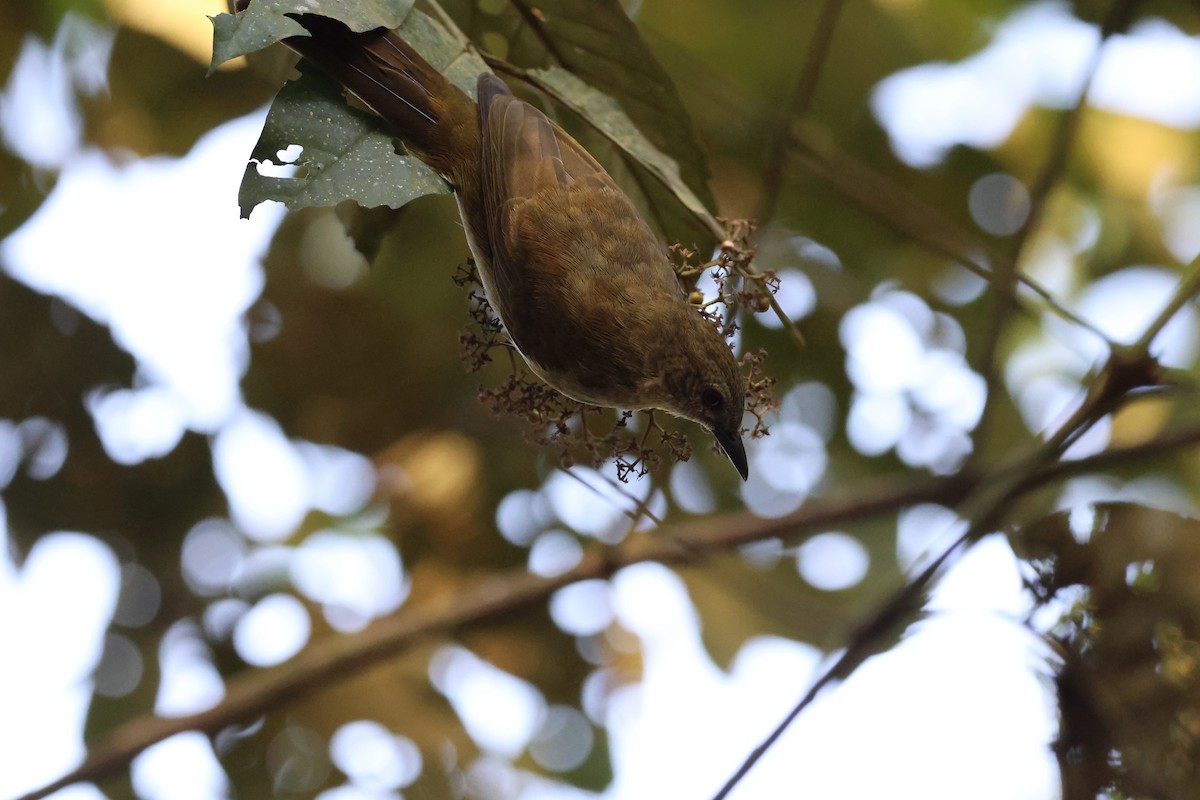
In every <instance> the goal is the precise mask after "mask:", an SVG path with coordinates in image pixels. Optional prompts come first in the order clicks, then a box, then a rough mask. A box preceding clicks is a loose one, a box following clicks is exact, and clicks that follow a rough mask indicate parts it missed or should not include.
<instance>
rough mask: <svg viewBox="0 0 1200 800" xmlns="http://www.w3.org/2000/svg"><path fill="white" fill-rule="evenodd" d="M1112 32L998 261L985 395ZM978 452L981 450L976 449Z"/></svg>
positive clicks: (996, 374) (988, 412)
mask: <svg viewBox="0 0 1200 800" xmlns="http://www.w3.org/2000/svg"><path fill="white" fill-rule="evenodd" d="M1123 2H1124V0H1117V2H1115V3H1114V4H1113V5H1112V7H1111V8H1110V9H1109V15H1108V17H1109V19H1112V18H1113V17H1114V16H1115V15H1116V14H1117V13H1118V12H1119V8H1120V6H1121V5H1122V3H1123ZM1112 32H1113V28H1112V27H1111V26H1110V25H1109V24H1105V25H1104V26H1103V28H1102V32H1101V38H1100V41H1099V42H1097V43H1096V49H1095V50H1093V51H1092V54H1091V59H1090V61H1089V63H1088V66H1087V69H1086V71H1085V73H1084V74H1085V78H1084V81H1083V85H1082V86H1081V87H1080V88H1079V96H1078V97H1077V98H1076V99H1075V105H1074V106H1073V107H1072V108H1071V110H1070V111H1068V112H1067V114H1066V115H1065V116H1063V118H1062V120H1061V122H1060V123H1059V125H1058V127H1057V129H1056V130H1055V132H1054V138H1053V140H1052V142H1051V145H1050V152H1049V155H1047V156H1046V161H1045V163H1044V164H1043V165H1042V170H1041V173H1040V174H1039V175H1038V177H1037V180H1035V181H1034V182H1033V186H1032V187H1031V188H1030V191H1029V213H1028V215H1027V216H1026V217H1025V221H1024V223H1023V224H1022V225H1021V227H1020V228H1019V229H1018V230H1017V232H1016V234H1015V235H1014V236H1013V238H1012V241H1011V243H1010V246H1009V252H1008V258H1007V259H1005V260H1004V261H1003V262H1001V263H1000V264H999V265H998V266H997V269H996V280H995V281H994V282H993V285H992V290H993V291H992V300H993V303H994V306H993V308H992V314H991V318H990V319H989V320H988V327H987V333H986V339H985V344H984V347H983V359H982V364H980V370H979V371H980V374H981V375H982V376H983V380H984V386H985V392H986V394H985V396H986V397H989V398H991V397H995V396H996V393H997V391H998V387H999V383H1000V365H999V361H998V359H997V355H998V351H999V346H1000V337H1001V336H1002V335H1003V334H1004V331H1005V330H1007V329H1008V321H1009V316H1010V312H1011V310H1012V309H1013V308H1014V305H1015V303H1016V288H1017V281H1018V278H1019V274H1020V273H1019V269H1018V265H1019V264H1020V263H1021V258H1022V255H1023V254H1024V252H1025V246H1026V245H1027V244H1028V242H1029V238H1030V237H1031V236H1032V235H1033V232H1034V231H1035V230H1037V228H1038V226H1039V225H1040V224H1041V221H1042V216H1043V214H1044V213H1045V209H1046V201H1047V199H1048V198H1049V196H1050V192H1051V191H1053V189H1054V187H1055V186H1056V185H1057V184H1058V182H1059V180H1060V179H1061V178H1062V175H1063V173H1064V172H1065V171H1066V168H1067V159H1068V157H1069V156H1070V152H1071V147H1072V145H1074V143H1075V135H1076V133H1077V132H1078V130H1079V122H1080V120H1081V119H1082V118H1083V112H1084V109H1086V108H1087V102H1088V93H1089V91H1090V90H1091V87H1092V82H1093V81H1094V80H1095V77H1096V71H1097V70H1098V69H1099V68H1100V62H1101V60H1102V57H1103V53H1104V45H1105V44H1106V42H1107V40H1108V36H1110V35H1111V34H1112ZM1110 347H1111V343H1110ZM996 408H997V406H996V404H995V403H988V404H987V405H986V406H985V407H984V410H983V418H982V419H981V420H980V422H979V426H978V428H977V429H976V440H977V441H982V440H984V439H985V438H986V435H987V431H988V429H989V428H990V427H991V423H992V419H993V418H994V416H995V413H996ZM976 452H977V453H978V452H982V451H981V450H977V451H976Z"/></svg>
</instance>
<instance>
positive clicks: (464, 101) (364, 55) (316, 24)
mask: <svg viewBox="0 0 1200 800" xmlns="http://www.w3.org/2000/svg"><path fill="white" fill-rule="evenodd" d="M289 16H291V17H292V18H293V19H295V20H296V21H297V22H299V23H300V24H301V25H302V26H304V28H305V30H307V31H308V32H309V34H310V35H309V36H293V37H289V38H288V39H285V40H284V43H285V44H287V46H288V47H290V48H291V49H293V50H295V51H296V52H298V53H299V54H300V55H302V56H303V57H304V58H306V59H307V60H309V61H311V62H312V63H314V64H316V65H317V66H319V67H320V68H321V69H323V70H324V71H325V72H327V73H329V74H330V75H331V76H332V77H333V78H334V79H336V80H337V81H338V82H339V83H341V84H342V86H344V87H345V88H346V89H347V90H348V91H350V92H352V93H353V94H354V95H355V96H357V97H358V98H359V99H360V100H361V101H362V102H363V103H365V104H366V105H367V106H368V107H369V108H370V109H371V110H373V111H374V112H375V113H376V114H378V115H379V116H381V117H383V119H385V120H386V121H387V122H388V123H389V124H390V125H391V127H392V128H393V130H395V132H396V134H397V135H398V136H400V138H402V139H403V140H405V142H407V143H408V144H409V145H411V146H412V147H413V148H414V149H415V150H416V151H417V152H418V154H419V155H421V156H422V157H423V158H424V159H425V160H426V161H427V162H428V163H429V164H430V166H432V167H433V168H434V169H436V170H438V171H439V172H442V173H443V174H446V175H447V176H451V173H453V171H454V170H453V168H454V167H455V165H456V163H457V162H458V161H460V159H459V158H458V155H457V154H459V153H461V148H462V147H471V146H477V145H475V144H474V143H475V142H478V125H477V123H475V122H474V120H475V107H474V104H473V103H472V102H471V101H470V99H469V98H467V96H466V95H465V94H464V93H463V92H462V91H461V90H460V89H459V88H458V87H457V86H455V85H454V84H453V83H451V82H450V81H449V80H448V79H447V78H446V77H445V76H444V75H442V74H441V73H440V72H438V71H437V70H436V69H435V68H434V67H433V66H432V65H431V64H430V63H429V62H428V61H426V60H425V59H424V58H422V57H421V56H420V55H419V54H418V53H417V51H416V50H414V49H413V48H412V47H411V46H410V45H409V44H408V43H407V42H405V41H404V40H403V39H401V38H400V36H399V35H398V34H396V33H395V32H394V31H390V30H387V29H385V28H377V29H375V30H372V31H365V32H363V33H355V32H353V31H351V30H350V29H349V28H347V27H346V26H345V25H344V24H342V23H341V22H339V21H337V20H334V19H330V18H328V17H321V16H317V15H315V14H292V15H289ZM464 122H466V123H467V124H466V125H465V126H464V124H463V123H464ZM471 136H474V141H471V140H470V139H469V138H468V139H465V140H464V137H471Z"/></svg>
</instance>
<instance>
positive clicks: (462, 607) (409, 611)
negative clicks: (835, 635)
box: [19, 426, 1200, 800]
mask: <svg viewBox="0 0 1200 800" xmlns="http://www.w3.org/2000/svg"><path fill="white" fill-rule="evenodd" d="M1195 445H1200V426H1197V427H1194V428H1185V429H1180V430H1177V431H1169V432H1165V433H1163V434H1161V435H1159V436H1158V437H1155V438H1153V439H1150V440H1147V441H1146V442H1142V443H1140V444H1137V445H1133V446H1130V447H1125V448H1114V449H1112V450H1108V451H1106V452H1104V453H1100V454H1098V455H1095V456H1091V457H1090V458H1085V459H1079V460H1078V461H1068V462H1061V463H1055V464H1050V465H1048V466H1045V467H1043V468H1041V469H1039V470H1036V471H1034V472H1032V473H1026V474H1025V475H1024V476H1023V483H1022V485H1021V486H1020V490H1021V491H1028V490H1030V489H1032V488H1034V487H1036V486H1042V485H1044V484H1046V483H1047V482H1049V481H1053V480H1059V479H1062V478H1065V477H1070V476H1073V475H1080V474H1085V473H1088V472H1094V471H1096V470H1103V469H1108V468H1111V467H1114V466H1122V465H1127V464H1128V463H1130V462H1132V461H1134V460H1137V459H1145V458H1153V457H1155V456H1159V455H1162V454H1164V453H1166V452H1169V451H1172V450H1178V449H1181V448H1185V447H1192V446H1195ZM1012 472H1014V474H1019V473H1018V471H1012ZM994 479H995V477H994V474H992V473H989V474H979V475H969V474H960V475H952V476H947V477H939V478H928V479H924V480H920V481H905V482H902V483H901V484H900V485H897V482H896V480H895V479H894V478H885V479H882V480H880V481H877V482H875V483H872V484H868V485H866V486H863V487H860V488H859V490H858V491H857V492H855V493H853V494H847V495H843V496H841V497H829V498H816V499H812V500H809V501H808V502H807V503H805V505H804V506H803V507H802V508H800V509H799V510H797V511H795V512H793V513H792V514H789V515H787V516H784V517H779V518H777V519H763V518H760V517H756V516H754V515H753V514H750V513H737V514H729V515H725V516H722V517H714V518H708V519H700V520H692V521H689V522H685V523H675V524H672V525H665V526H663V528H662V529H661V531H660V533H661V534H665V535H655V536H646V537H638V538H635V539H632V540H630V541H629V542H628V543H627V544H626V545H622V546H621V547H619V548H615V549H612V550H609V551H607V552H606V553H604V554H603V555H600V554H594V553H593V554H588V555H586V556H585V557H584V560H583V561H582V562H581V563H580V564H579V565H578V566H577V567H576V568H575V569H573V570H571V571H570V572H567V573H564V574H563V575H560V576H557V577H554V578H540V577H533V576H530V575H529V574H527V573H525V572H524V571H515V572H511V573H506V574H504V575H500V576H497V577H495V578H493V579H489V580H487V581H486V582H485V583H483V584H481V585H480V586H478V587H476V588H475V589H474V590H468V591H467V592H465V593H456V594H455V595H454V596H453V597H449V598H443V599H442V600H441V601H430V602H429V603H428V604H427V605H425V606H422V607H419V608H412V607H406V608H404V609H402V610H401V611H399V612H397V613H396V614H394V615H392V616H389V617H385V618H383V619H380V620H378V621H376V622H374V623H372V624H371V625H370V626H368V627H367V628H366V630H364V631H361V632H359V633H355V634H342V635H336V636H333V637H331V638H329V639H327V640H322V641H319V642H317V643H315V644H313V645H312V646H310V647H309V648H307V649H306V650H304V651H303V652H301V653H300V655H298V656H296V658H294V659H293V660H292V661H290V662H288V663H287V664H283V665H281V666H279V667H274V668H270V669H263V670H256V671H253V672H249V673H246V674H245V675H242V676H239V677H237V678H234V679H232V680H230V681H229V682H228V684H227V689H226V693H225V697H224V699H223V700H222V701H221V702H220V703H219V704H217V705H216V706H213V707H212V708H210V709H208V710H207V711H203V712H200V713H198V714H192V715H190V716H186V717H175V718H171V719H164V718H161V717H156V716H154V715H145V716H142V717H139V718H137V719H134V720H131V721H129V722H127V723H125V724H124V725H122V726H121V727H119V728H117V729H116V730H114V731H113V732H112V733H110V734H109V735H108V736H106V737H105V738H104V739H102V740H101V741H99V742H97V743H95V744H94V745H92V746H91V747H90V748H89V751H88V756H87V759H86V760H85V761H84V763H83V764H81V765H80V766H79V767H77V768H76V769H74V770H73V771H71V772H70V773H69V774H67V775H64V776H63V777H62V778H60V779H58V780H56V781H54V782H53V783H51V784H49V785H47V786H44V787H42V788H41V789H38V790H36V791H34V792H30V793H28V794H26V795H24V796H23V797H21V798H20V799H19V800H39V799H40V798H43V797H46V796H48V795H50V794H53V793H54V792H57V791H59V790H61V789H63V788H65V787H67V786H70V785H72V784H74V783H80V782H90V781H100V780H103V779H105V778H107V777H109V776H111V775H113V774H115V773H116V772H118V771H119V770H121V769H124V768H126V767H128V765H129V763H130V761H132V760H133V758H134V757H135V756H136V755H138V754H139V753H141V752H142V751H144V750H146V749H147V748H149V747H150V746H152V745H154V744H157V743H158V742H161V741H163V740H164V739H167V738H169V737H171V736H174V735H176V734H178V733H183V732H184V731H203V732H206V733H209V734H213V733H216V732H217V731H220V730H221V729H223V728H225V727H226V726H229V725H233V724H235V723H238V722H243V721H246V720H251V719H254V718H256V717H258V716H261V715H263V714H265V713H267V712H269V711H272V710H275V709H278V708H281V707H283V706H286V705H288V704H289V703H292V702H294V701H296V700H298V699H301V698H303V697H306V696H308V695H311V694H313V693H314V692H316V691H319V690H320V689H323V688H325V687H327V686H329V685H332V684H334V683H337V682H339V681H342V680H347V679H349V678H351V677H353V676H354V675H356V674H357V673H359V672H361V671H363V670H365V669H367V668H369V667H371V666H373V665H375V664H378V663H380V662H381V661H384V660H386V659H389V658H394V657H396V656H397V655H399V654H401V653H403V652H405V651H406V650H408V649H410V648H412V647H413V646H414V645H416V644H418V643H419V642H422V641H425V640H427V639H430V638H433V637H438V636H445V635H448V634H451V633H454V632H456V631H461V630H467V629H470V628H474V627H478V626H481V625H485V624H488V623H491V622H494V621H496V620H501V619H507V618H510V617H511V616H512V615H513V614H515V613H518V612H520V611H521V610H523V609H526V608H532V607H536V606H539V605H541V604H542V603H544V602H545V601H546V600H547V599H548V598H549V597H550V595H552V594H553V593H554V592H556V591H558V590H559V589H561V588H562V587H564V586H567V585H569V584H571V583H575V582H578V581H584V580H591V579H595V578H604V577H606V576H608V575H611V574H612V573H613V572H615V571H616V570H618V569H621V568H622V567H625V566H628V565H631V564H636V563H641V562H644V561H656V562H659V563H663V564H673V565H681V566H682V565H692V564H696V563H699V562H700V561H702V560H703V559H704V558H705V557H706V556H708V555H710V554H713V553H722V552H729V551H733V550H737V549H738V548H740V547H742V546H744V545H747V544H751V543H754V542H758V541H762V540H764V539H772V538H782V539H786V540H788V541H790V542H795V541H797V540H799V539H801V538H803V537H805V536H806V535H810V534H815V533H818V532H820V531H822V530H825V529H827V528H829V527H839V526H843V525H847V524H850V523H854V522H861V521H864V520H868V519H872V518H875V517H879V516H882V515H885V514H892V513H895V512H897V511H899V510H900V509H902V508H906V507H908V506H912V505H916V504H919V503H938V504H941V505H946V506H951V507H953V506H957V505H959V504H960V503H961V502H962V500H963V499H964V498H965V497H967V496H968V495H969V494H970V493H972V492H974V491H975V490H976V488H977V487H978V486H979V485H981V484H987V483H990V482H994ZM939 563H940V562H939ZM906 591H908V592H911V591H913V590H912V589H907V590H906ZM904 597H907V595H903V594H902V595H898V596H897V597H893V599H892V600H891V601H889V602H888V603H887V604H885V605H884V606H883V607H882V609H881V612H880V613H879V614H876V616H875V618H874V620H873V621H872V622H871V623H869V624H868V625H867V626H864V627H863V628H861V629H860V632H859V634H858V635H857V636H856V637H855V641H860V640H861V642H862V643H861V644H858V645H857V647H858V648H861V647H863V646H864V645H865V644H867V643H868V642H870V641H872V640H873V637H876V636H877V635H878V634H877V633H875V632H877V631H881V630H883V629H884V628H887V627H888V625H889V624H890V623H888V622H887V621H888V620H889V619H891V618H892V617H895V615H896V609H897V608H899V607H901V606H903V607H907V606H908V604H907V602H906V601H904ZM889 612H890V613H889ZM852 645H853V642H852ZM846 663H848V661H847V662H846ZM838 674H839V673H837V672H836V671H835V672H832V673H831V675H830V678H832V677H836V676H837V675H838ZM830 678H827V679H826V682H827V681H828V680H829V679H830ZM822 685H824V684H822Z"/></svg>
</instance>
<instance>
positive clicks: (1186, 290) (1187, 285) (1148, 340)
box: [1133, 256, 1200, 354]
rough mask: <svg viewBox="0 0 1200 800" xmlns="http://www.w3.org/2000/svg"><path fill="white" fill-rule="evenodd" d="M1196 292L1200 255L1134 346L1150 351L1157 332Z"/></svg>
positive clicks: (1199, 276)
mask: <svg viewBox="0 0 1200 800" xmlns="http://www.w3.org/2000/svg"><path fill="white" fill-rule="evenodd" d="M1197 294H1200V256H1197V257H1196V258H1194V259H1193V260H1192V263H1191V264H1189V265H1188V267H1187V274H1186V275H1184V277H1183V280H1182V281H1180V283H1179V286H1178V287H1176V289H1175V294H1174V295H1172V296H1171V299H1170V301H1168V302H1167V305H1166V306H1164V307H1163V310H1162V311H1160V312H1159V313H1158V316H1157V317H1155V318H1154V321H1153V322H1151V323H1150V325H1149V326H1147V328H1146V330H1145V331H1143V332H1142V335H1141V336H1140V337H1138V340H1137V342H1135V343H1134V345H1133V346H1134V348H1135V349H1137V350H1141V351H1144V352H1146V353H1147V354H1148V353H1149V352H1150V345H1151V344H1153V343H1154V339H1155V338H1156V337H1157V336H1158V334H1160V333H1162V329H1163V328H1165V327H1167V323H1168V322H1170V321H1171V320H1172V319H1174V317H1175V315H1176V314H1177V313H1179V310H1180V309H1181V308H1183V307H1184V306H1185V305H1187V304H1188V303H1189V302H1191V300H1192V299H1193V298H1195V297H1196V295H1197Z"/></svg>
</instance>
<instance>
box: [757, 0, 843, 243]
mask: <svg viewBox="0 0 1200 800" xmlns="http://www.w3.org/2000/svg"><path fill="white" fill-rule="evenodd" d="M843 5H844V0H825V3H824V4H823V5H822V6H821V13H820V15H819V16H818V17H817V26H816V30H814V31H813V37H812V42H811V43H810V44H809V47H808V58H807V59H806V60H805V62H804V67H803V69H802V70H801V71H800V78H799V80H798V81H797V82H796V91H795V94H793V95H792V102H791V103H790V104H789V106H788V108H789V112H788V113H787V114H785V115H784V116H783V117H782V119H781V120H780V121H779V128H778V130H777V132H776V135H775V138H774V141H773V142H772V143H771V152H770V154H769V155H768V157H767V167H766V171H765V172H764V173H763V204H762V207H761V208H760V209H759V212H758V214H757V215H756V216H757V218H758V220H759V221H760V222H763V223H765V222H766V221H767V220H769V219H770V218H771V216H772V215H773V214H774V213H775V206H776V205H777V204H778V203H779V195H780V193H781V191H782V189H783V176H784V174H785V173H786V172H787V163H788V147H787V146H788V130H789V129H790V128H791V126H792V124H793V123H794V122H795V121H797V120H801V119H804V117H806V116H807V115H808V110H809V108H810V107H811V106H812V99H813V96H814V95H815V94H816V90H817V83H818V82H819V81H820V78H821V68H822V67H823V66H824V65H825V59H826V58H827V57H828V56H829V48H830V46H831V45H832V43H833V31H834V28H835V27H837V21H838V17H840V16H841V13H842V6H843Z"/></svg>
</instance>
